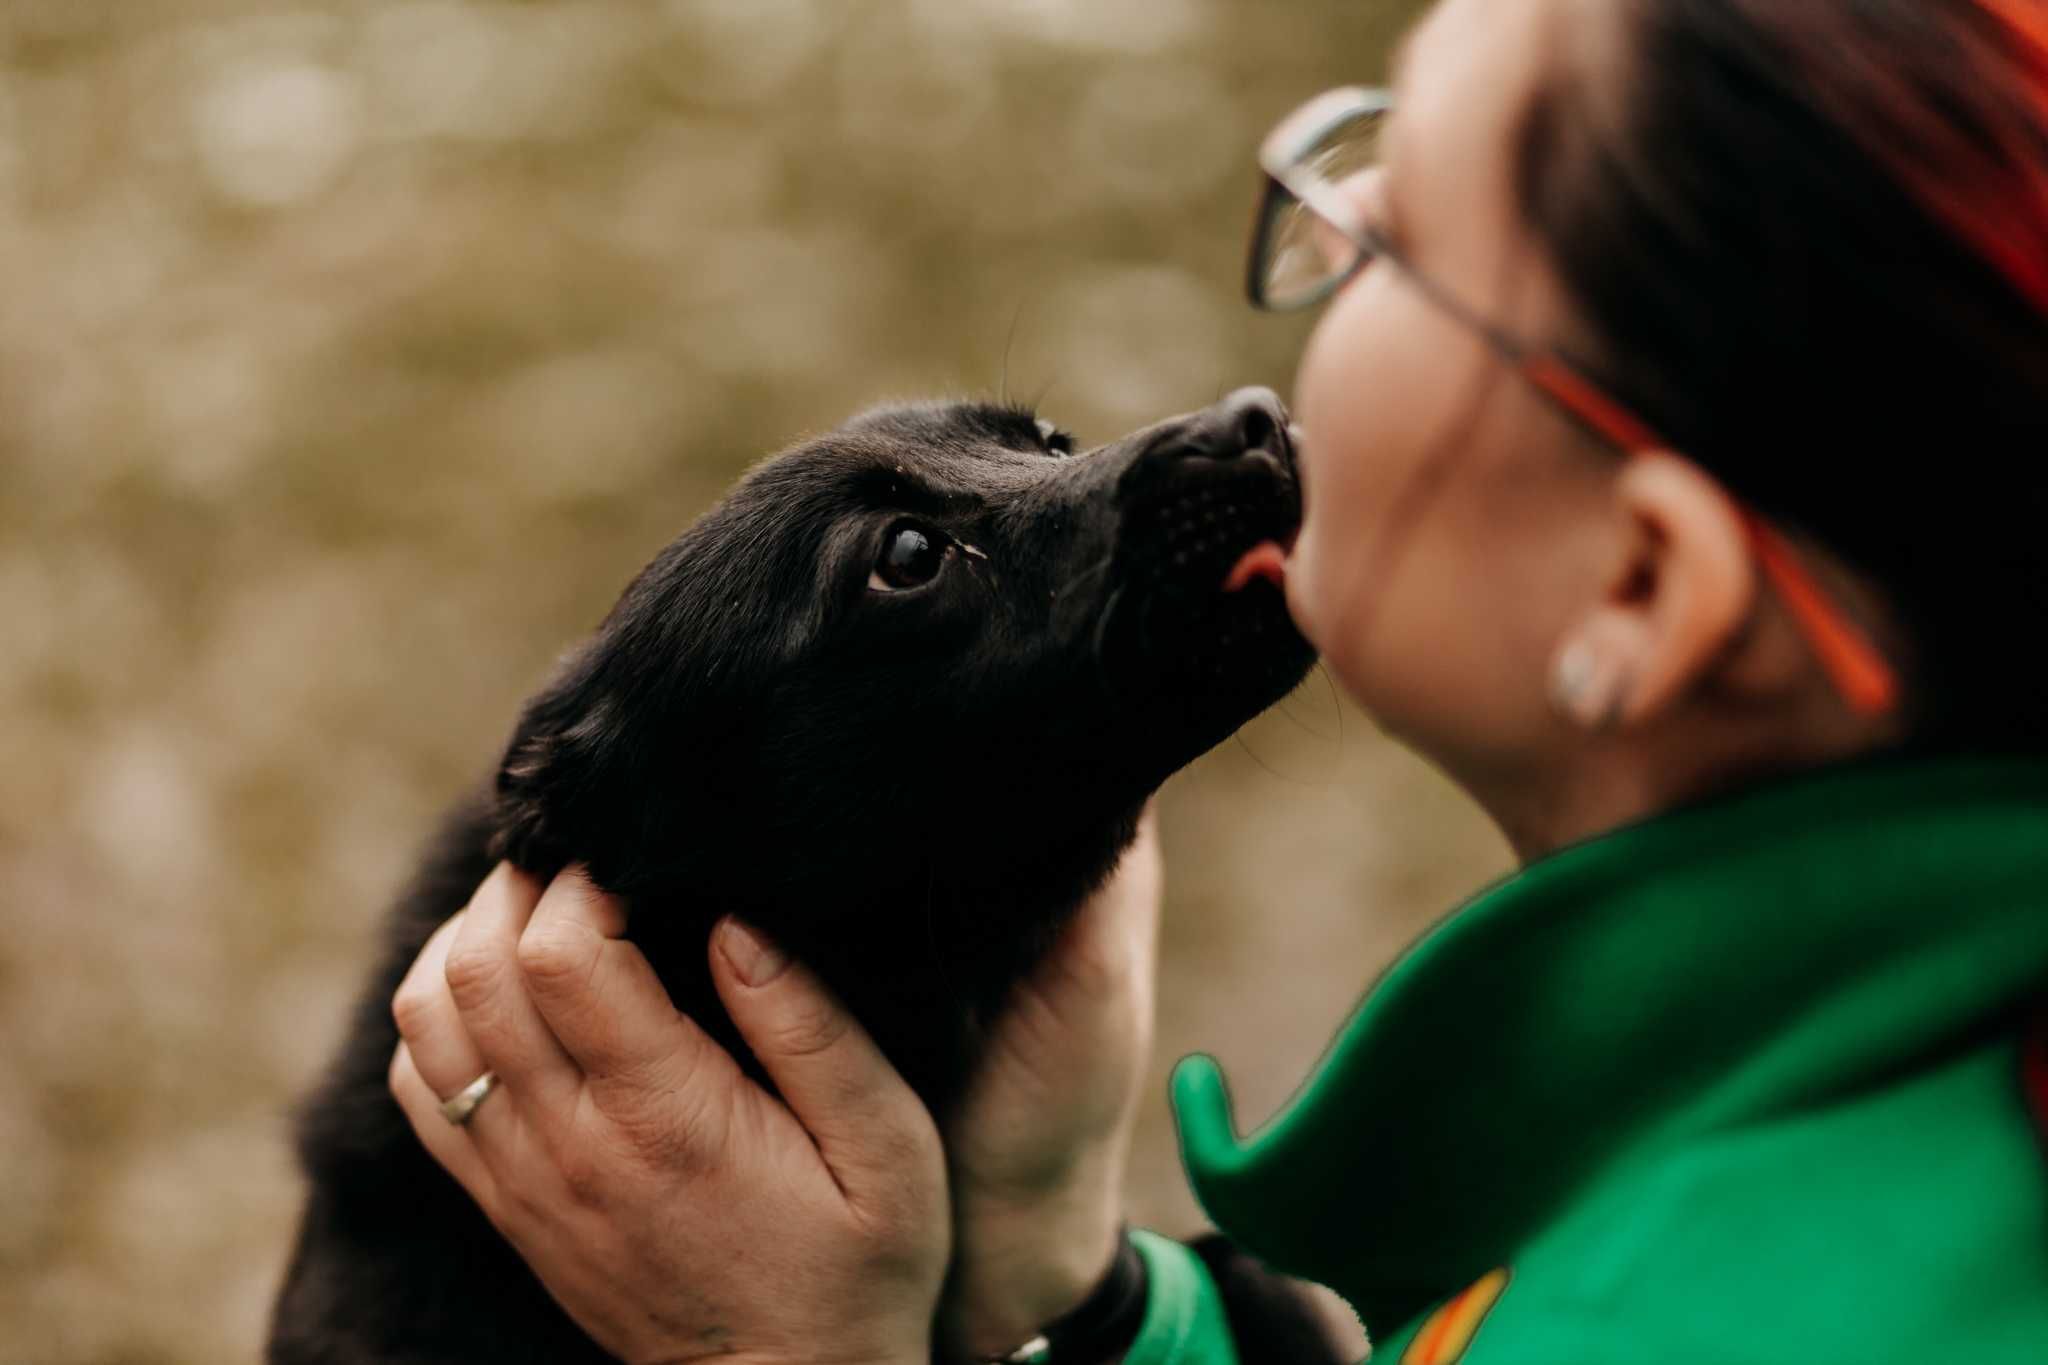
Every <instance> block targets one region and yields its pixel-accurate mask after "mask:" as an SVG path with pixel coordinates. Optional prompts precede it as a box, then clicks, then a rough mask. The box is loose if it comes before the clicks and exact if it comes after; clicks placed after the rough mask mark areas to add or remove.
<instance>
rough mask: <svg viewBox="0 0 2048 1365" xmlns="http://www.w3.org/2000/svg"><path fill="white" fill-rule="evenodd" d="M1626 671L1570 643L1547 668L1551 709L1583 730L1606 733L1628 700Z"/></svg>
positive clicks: (1619, 664) (1576, 642)
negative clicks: (1603, 731)
mask: <svg viewBox="0 0 2048 1365" xmlns="http://www.w3.org/2000/svg"><path fill="white" fill-rule="evenodd" d="M1628 671H1629V670H1628V668H1627V666H1626V665H1625V664H1623V663H1622V662H1621V661H1620V660H1618V659H1615V658H1613V657H1611V656H1607V657H1603V656H1602V654H1601V653H1600V651H1598V650H1596V649H1594V648H1593V646H1592V645H1591V644H1589V643H1587V642H1586V641H1584V640H1574V641H1573V642H1572V643H1571V644H1569V645H1567V646H1565V647H1564V649H1562V650H1561V651H1559V652H1558V656H1557V660H1556V662H1555V663H1554V664H1552V666H1551V670H1550V705H1551V708H1552V709H1553V710H1555V711H1556V712H1557V713H1558V715H1560V716H1562V717H1563V718H1564V719H1566V720H1568V721H1570V722H1571V723H1572V724H1574V725H1577V726H1578V727H1579V728H1581V729H1583V730H1606V729H1610V728H1612V727H1613V725H1614V723H1615V722H1616V721H1618V720H1620V719H1621V708H1622V703H1623V702H1624V701H1625V700H1627V697H1628Z"/></svg>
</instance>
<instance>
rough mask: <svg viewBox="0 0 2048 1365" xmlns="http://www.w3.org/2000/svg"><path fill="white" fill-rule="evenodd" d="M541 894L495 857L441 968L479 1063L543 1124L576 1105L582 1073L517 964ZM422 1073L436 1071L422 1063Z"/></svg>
mask: <svg viewBox="0 0 2048 1365" xmlns="http://www.w3.org/2000/svg"><path fill="white" fill-rule="evenodd" d="M542 898H543V893H542V889H541V886H540V883H538V882H536V881H535V880H534V879H533V878H532V877H530V876H528V875H527V874H526V873H524V872H522V871H520V870H519V869H517V868H515V867H513V866H512V865H511V864H510V863H500V864H498V866H497V867H496V868H495V869H493V870H492V872H491V875H490V876H489V877H487V878H485V879H484V883H483V885H482V886H480V887H478V888H477V893H476V895H475V897H473V898H472V899H471V901H470V903H469V907H468V909H466V910H464V911H463V913H462V914H461V915H460V916H458V917H457V918H459V919H460V920H461V921H462V923H461V927H460V928H459V929H458V930H457V931H456V934H455V937H454V940H453V942H452V943H450V944H449V946H448V949H447V963H446V966H445V968H444V974H445V976H446V978H447V983H448V990H449V994H450V995H451V996H452V997H453V999H454V1001H455V1005H456V1007H457V1009H459V1010H460V1011H461V1015H462V1028H463V1031H464V1032H465V1033H466V1034H467V1035H468V1038H469V1041H470V1042H471V1043H472V1044H473V1045H474V1051H475V1053H476V1055H477V1056H478V1058H480V1059H481V1062H482V1065H481V1066H480V1067H478V1068H477V1070H478V1071H482V1070H484V1069H486V1068H488V1069H489V1070H491V1071H493V1072H496V1073H497V1077H498V1083H499V1085H500V1087H501V1088H502V1089H503V1090H504V1091H505V1092H506V1095H505V1098H509V1099H510V1100H511V1101H512V1102H513V1103H514V1104H516V1105H518V1106H519V1108H520V1110H521V1111H522V1112H523V1113H524V1114H526V1115H527V1116H528V1117H529V1118H530V1119H532V1120H533V1121H534V1122H535V1124H536V1125H537V1126H538V1127H541V1128H543V1129H546V1128H548V1127H549V1126H550V1119H551V1117H559V1116H566V1115H567V1114H568V1113H570V1112H571V1111H572V1110H573V1108H574V1105H575V1098H576V1090H577V1088H578V1086H580V1085H581V1084H582V1079H583V1078H582V1076H581V1075H580V1074H579V1073H578V1072H577V1069H576V1064H575V1063H574V1062H573V1061H571V1060H570V1058H569V1056H568V1054H566V1053H565V1052H564V1051H563V1050H562V1047H561V1045H560V1044H559V1043H557V1042H556V1041H555V1036H554V1034H553V1033H551V1032H550V1031H549V1030H548V1026H547V1023H546V1021H545V1020H544V1019H543V1018H542V1017H541V1013H540V1010H539V1009H537V1008H536V1007H535V1005H534V1002H533V998H532V996H531V995H530V994H529V993H528V990H527V984H526V981H525V978H524V973H523V972H522V970H521V966H520V959H519V945H520V936H521V935H522V934H523V933H524V932H525V929H526V927H527V924H528V923H529V922H530V921H531V918H532V916H533V912H534V909H535V907H536V906H537V905H538V904H539V902H540V901H541V900H542ZM422 1074H423V1075H425V1076H427V1077H428V1079H430V1080H432V1079H435V1073H434V1072H433V1071H432V1070H430V1069H428V1068H426V1067H424V1066H423V1067H422ZM475 1075H476V1072H472V1073H471V1075H470V1077H469V1078H467V1079H474V1078H475ZM466 1083H467V1080H463V1081H457V1082H455V1085H456V1087H457V1088H458V1089H459V1088H460V1087H461V1086H462V1085H464V1084H466ZM500 1102H503V1101H502V1099H501V1101H500Z"/></svg>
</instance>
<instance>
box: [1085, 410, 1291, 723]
mask: <svg viewBox="0 0 2048 1365" xmlns="http://www.w3.org/2000/svg"><path fill="white" fill-rule="evenodd" d="M1246 437H1247V442H1246V444H1245V445H1244V446H1243V447H1242V448H1241V449H1237V450H1235V451H1231V450H1223V451H1218V452H1215V453H1211V454H1203V455H1197V456H1192V457H1188V458H1183V459H1179V460H1175V461H1173V462H1172V463H1171V464H1170V465H1167V466H1164V467H1162V468H1160V469H1159V470H1158V471H1157V472H1156V473H1154V474H1153V476H1152V477H1150V478H1148V479H1147V480H1146V481H1145V482H1144V483H1143V485H1142V486H1139V487H1135V488H1133V489H1132V490H1130V491H1129V493H1128V494H1127V495H1126V498H1125V505H1124V508H1123V521H1122V526H1121V529H1120V532H1119V537H1118V546H1117V555H1116V561H1117V563H1116V568H1117V572H1116V575H1115V580H1116V583H1115V586H1116V593H1117V600H1116V601H1115V603H1114V604H1113V606H1112V608H1111V611H1110V614H1109V618H1107V619H1105V621H1104V625H1105V627H1106V628H1107V634H1108V635H1109V636H1110V639H1109V641H1108V643H1109V644H1110V645H1111V647H1112V648H1113V650H1114V651H1115V652H1116V653H1117V654H1119V655H1121V656H1123V660H1124V664H1123V667H1124V668H1137V669H1140V670H1142V673H1143V674H1144V675H1149V676H1152V677H1154V678H1160V679H1162V680H1164V681H1166V682H1167V683H1168V684H1169V685H1170V686H1172V687H1173V690H1187V689H1188V688H1189V687H1194V688H1198V689H1200V690H1202V691H1205V692H1214V691H1216V690H1217V689H1219V688H1221V689H1222V690H1223V691H1224V692H1226V693H1235V692H1237V691H1238V690H1240V689H1239V688H1238V687H1236V686H1234V685H1233V684H1235V683H1237V682H1242V683H1244V684H1247V685H1248V686H1249V687H1250V688H1251V690H1253V691H1257V692H1259V693H1261V694H1262V695H1263V694H1264V693H1266V692H1268V691H1271V690H1272V688H1273V687H1274V686H1275V685H1276V684H1275V680H1276V679H1279V678H1282V677H1284V679H1285V681H1284V684H1281V685H1279V686H1278V691H1277V692H1274V693H1273V695H1274V696H1277V695H1278V694H1279V693H1280V692H1284V691H1285V690H1286V689H1287V688H1288V687H1291V686H1292V685H1293V683H1294V682H1295V681H1296V680H1298V678H1299V676H1300V673H1301V672H1302V671H1304V670H1305V669H1306V668H1307V665H1308V662H1309V660H1310V658H1311V657H1312V656H1311V653H1310V651H1309V648H1308V646H1307V644H1306V643H1305V642H1304V641H1303V640H1302V639H1301V637H1300V635H1299V634H1298V633H1297V632H1296V631H1295V629H1294V626H1293V623H1292V622H1291V621H1290V620H1289V618H1288V615H1287V611H1286V603H1285V597H1284V588H1285V584H1286V564H1287V556H1288V554H1289V553H1290V552H1291V550H1292V549H1293V546H1294V541H1295V537H1296V535H1297V534H1298V532H1299V530H1300V527H1301V486H1300V480H1299V477H1298V475H1297V473H1296V464H1295V443H1294V438H1293V435H1292V432H1291V430H1290V428H1289V425H1288V424H1287V423H1286V421H1285V420H1284V417H1283V419H1282V420H1278V421H1273V422H1270V423H1265V424H1254V425H1253V427H1252V428H1251V429H1249V430H1248V431H1247V432H1246ZM1119 671H1123V669H1121V668H1120V669H1119ZM1266 699H1267V700H1270V698H1266ZM1259 704H1260V705H1263V704H1264V702H1263V701H1261V702H1260V703H1259ZM1254 709H1256V708H1254ZM1246 714H1247V715H1249V712H1247V713H1246Z"/></svg>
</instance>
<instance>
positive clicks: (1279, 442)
mask: <svg viewBox="0 0 2048 1365" xmlns="http://www.w3.org/2000/svg"><path fill="white" fill-rule="evenodd" d="M1254 450H1263V451H1265V452H1266V453H1267V454H1268V455H1271V456H1273V457H1274V458H1275V459H1279V460H1285V459H1286V458H1287V408H1286V405H1285V404H1283V403H1282V402H1281V401H1280V395H1279V394H1277V393H1274V392H1273V391H1272V390H1271V389H1269V388H1265V387H1263V386H1253V387H1249V388H1242V389H1238V390H1236V391H1235V392H1233V393H1231V394H1229V395H1228V396H1226V397H1225V398H1224V399H1223V401H1221V402H1220V403H1217V404H1215V405H1214V406H1212V407H1209V408H1205V409H1204V410H1203V411H1201V412H1199V413H1197V414H1195V417H1194V419H1193V420H1192V421H1191V422H1189V423H1188V426H1187V429H1186V431H1185V432H1184V434H1183V437H1182V441H1181V443H1180V449H1179V452H1178V453H1180V454H1184V455H1206V456H1208V457H1209V458H1210V459H1212V460H1228V459H1233V458H1235V457H1237V456H1239V455H1244V454H1247V453H1249V452H1251V451H1254Z"/></svg>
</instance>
